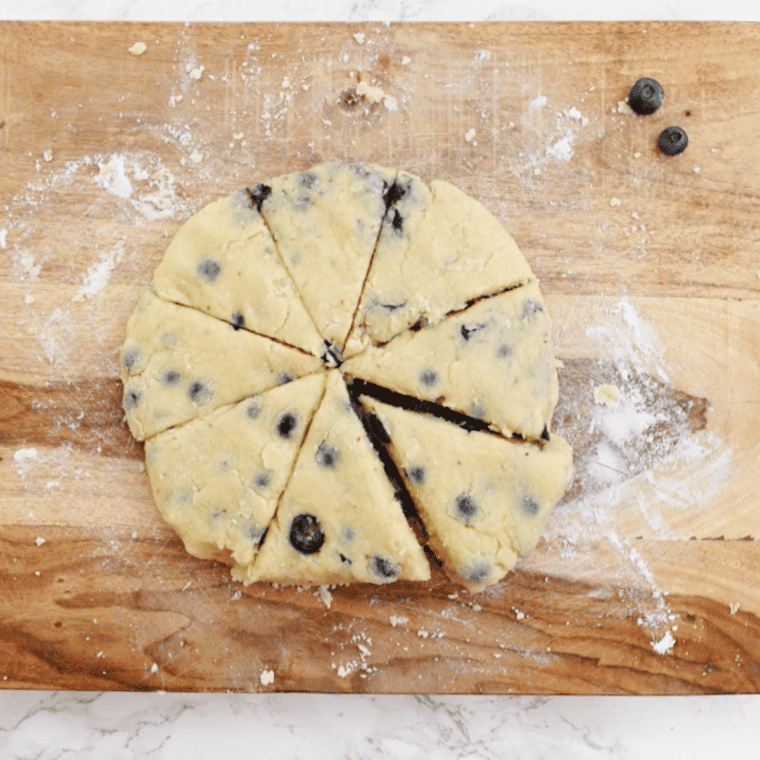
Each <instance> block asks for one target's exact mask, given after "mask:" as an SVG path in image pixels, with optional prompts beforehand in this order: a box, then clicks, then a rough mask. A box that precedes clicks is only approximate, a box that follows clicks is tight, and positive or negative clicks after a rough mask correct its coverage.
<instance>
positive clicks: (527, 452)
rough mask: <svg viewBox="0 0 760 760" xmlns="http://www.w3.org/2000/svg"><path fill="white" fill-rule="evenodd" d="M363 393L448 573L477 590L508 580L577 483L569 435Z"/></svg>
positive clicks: (432, 543) (435, 550)
mask: <svg viewBox="0 0 760 760" xmlns="http://www.w3.org/2000/svg"><path fill="white" fill-rule="evenodd" d="M362 401H363V403H364V404H365V405H366V406H367V407H368V408H369V409H370V410H371V411H372V412H373V413H374V414H375V415H376V416H377V418H378V419H379V420H380V422H381V423H382V425H383V427H384V428H385V430H386V432H387V433H388V435H389V437H390V451H391V457H392V458H393V460H394V462H395V464H396V465H397V467H398V468H399V470H400V472H401V475H402V477H403V478H404V482H405V483H406V485H407V487H408V488H409V490H410V492H411V494H412V497H413V499H414V501H415V504H416V506H417V509H418V510H419V512H420V517H421V518H422V522H423V523H424V525H425V527H426V529H427V531H428V533H429V535H430V542H431V545H432V548H433V550H434V552H435V554H436V556H437V557H438V559H440V560H441V561H442V562H443V564H444V567H445V569H446V571H447V573H448V574H449V575H450V576H451V577H452V578H454V579H455V580H457V581H458V582H459V583H462V584H464V585H465V586H467V587H468V588H470V589H471V590H473V591H480V590H482V589H483V588H485V587H486V586H489V585H492V584H493V583H496V582H497V581H499V580H501V578H503V577H504V575H506V573H507V572H509V571H510V570H511V569H512V568H513V567H514V566H515V564H516V563H517V561H518V559H519V558H520V557H522V556H523V555H525V554H526V553H527V552H529V551H530V550H531V549H533V548H534V547H535V545H536V544H537V543H538V540H539V538H540V536H541V532H542V530H543V528H544V525H545V524H546V520H547V518H548V517H549V514H550V513H551V511H552V509H553V508H554V506H555V505H556V503H557V502H558V501H559V499H560V498H561V496H562V494H563V493H564V492H565V489H566V488H567V487H568V486H569V485H570V480H571V478H572V472H573V467H572V461H573V460H572V452H571V450H570V446H568V444H567V442H566V441H565V440H564V439H562V438H560V437H559V436H557V435H552V436H551V440H550V441H541V442H539V443H531V442H523V441H520V442H517V441H513V440H508V439H505V438H503V437H501V436H498V435H494V434H492V433H489V432H488V431H475V432H467V431H466V430H463V429H462V428H460V427H459V426H457V425H454V424H452V423H450V422H447V421H443V420H440V419H436V418H434V417H430V416H428V415H425V414H419V413H417V412H412V411H408V410H406V409H400V408H397V407H392V406H388V405H387V404H383V403H381V402H379V401H377V400H375V399H372V398H363V399H362Z"/></svg>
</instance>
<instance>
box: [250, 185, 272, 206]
mask: <svg viewBox="0 0 760 760" xmlns="http://www.w3.org/2000/svg"><path fill="white" fill-rule="evenodd" d="M271 194H272V188H271V187H269V185H264V184H259V185H256V187H254V188H253V190H249V191H248V197H249V198H250V199H251V203H252V204H253V205H254V206H256V209H257V211H261V206H262V205H263V203H264V201H265V200H266V199H267V198H268V197H269V196H270V195H271Z"/></svg>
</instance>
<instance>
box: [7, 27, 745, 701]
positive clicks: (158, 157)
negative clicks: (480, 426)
mask: <svg viewBox="0 0 760 760" xmlns="http://www.w3.org/2000/svg"><path fill="white" fill-rule="evenodd" d="M138 41H142V42H144V43H145V44H146V46H147V49H146V51H145V52H144V53H143V54H142V55H133V54H131V53H130V52H129V48H130V47H131V46H132V45H133V43H135V42H138ZM759 62H760V29H758V27H757V26H756V25H751V24H714V23H588V24H585V23H526V24H522V23H520V24H391V25H378V24H365V25H345V24H310V25H295V24H273V25H236V24H218V25H214V24H189V25H187V24H152V25H151V24H147V25H144V24H117V23H100V24H92V23H70V24H64V23H6V22H3V23H0V304H2V307H1V308H0V685H2V686H5V687H13V688H54V689H64V688H65V689H96V690H102V689H123V690H152V689H165V690H188V691H214V690H227V689H231V690H244V691H260V690H292V691H324V692H437V693H533V694H549V693H555V694H556V693H568V694H621V693H625V694H676V693H716V692H733V693H737V692H757V691H758V690H760V549H759V548H758V542H757V541H756V540H755V539H756V537H757V535H758V533H760V500H759V497H758V491H760V425H759V424H758V422H760V414H759V412H760V382H758V380H759V379H760V366H759V365H760V358H759V357H760V337H759V336H760V301H759V300H758V297H759V294H760V255H759V254H760V245H759V243H760V240H759V238H760V231H759V228H758V223H757V218H758V195H759V193H760V179H759V178H760V148H759V147H758V143H757V139H756V134H757V126H756V125H757V123H758V119H759V118H760V66H758V63H759ZM639 76H652V77H655V78H656V79H658V80H659V81H660V82H661V83H662V85H663V86H664V88H665V93H666V100H665V103H664V105H663V107H662V108H661V109H660V110H659V111H658V112H657V113H655V114H654V115H652V116H648V117H637V116H635V115H633V114H632V113H631V112H630V111H629V110H628V109H627V107H626V106H625V103H623V102H622V101H624V100H625V97H626V95H627V92H628V90H629V88H630V86H631V84H632V83H633V82H634V81H635V80H636V78H638V77H639ZM360 82H364V83H366V84H367V85H369V86H370V88H378V89H376V90H373V89H370V90H369V91H368V92H364V94H362V93H361V90H362V88H359V91H358V90H357V87H358V85H359V83H360ZM372 101H377V102H372ZM670 124H678V125H680V126H682V127H684V128H685V129H686V130H687V132H688V134H689V141H690V142H689V147H688V149H687V150H686V152H685V153H683V154H682V155H680V156H678V157H674V158H667V157H664V156H662V155H660V154H659V152H658V150H657V147H656V141H657V135H658V133H659V132H660V130H661V129H663V128H664V127H665V126H668V125H670ZM330 158H339V159H346V160H353V161H374V162H376V163H379V164H383V165H390V166H401V167H403V168H405V169H407V170H409V171H412V172H414V173H416V174H419V175H421V176H423V177H425V178H427V179H433V178H443V179H447V180H449V181H451V182H453V183H454V184H456V185H458V186H460V187H461V188H462V189H463V190H465V191H466V192H468V193H470V194H471V195H473V196H475V197H476V198H478V199H479V200H480V201H481V202H482V203H484V205H486V206H487V207H488V208H489V209H490V210H491V211H493V213H494V214H496V216H497V217H498V218H499V219H500V220H501V221H502V222H503V223H504V225H505V226H506V227H507V228H508V229H509V230H510V232H512V234H513V235H514V237H515V239H516V240H517V242H518V244H519V245H520V247H521V249H522V250H523V252H524V253H525V255H526V257H527V258H528V260H529V261H530V263H531V265H532V267H533V269H534V271H535V272H536V274H537V275H538V276H539V278H540V281H541V287H542V290H543V292H544V294H545V296H546V300H547V303H548V305H549V309H550V312H551V316H552V319H553V322H554V330H555V336H554V337H555V341H556V346H557V351H558V354H559V355H560V357H561V359H562V361H563V368H562V370H561V373H560V379H561V399H560V404H559V407H558V409H557V413H556V415H555V428H556V429H557V430H558V431H559V432H561V433H563V434H564V435H566V436H567V437H568V438H569V439H570V441H571V442H572V444H573V446H574V449H575V463H576V470H577V472H576V478H575V481H574V483H573V485H572V487H571V489H570V491H569V492H568V494H567V495H566V497H565V498H564V499H563V501H562V502H561V503H560V504H559V505H558V507H557V509H556V510H555V512H554V514H553V515H552V518H551V519H550V521H549V524H548V526H547V530H546V533H545V536H544V538H543V539H542V541H541V543H540V544H539V546H538V547H537V549H536V550H535V551H534V552H533V553H532V554H530V555H529V556H528V557H526V558H525V559H524V560H523V562H521V563H520V565H519V566H518V568H517V569H516V570H515V571H514V572H513V573H511V574H510V575H509V576H507V578H506V579H505V580H504V581H503V582H502V583H500V584H499V585H497V586H496V587H494V588H493V589H491V590H489V591H488V592H486V593H483V594H480V595H470V594H468V593H466V592H464V591H463V590H461V589H458V588H457V587H455V586H454V585H452V584H451V583H449V582H448V581H447V580H446V579H445V577H444V576H443V574H442V573H441V572H440V570H438V569H434V573H433V579H432V580H431V581H430V582H429V583H425V584H412V583H398V584H392V585H390V586H384V587H381V588H375V587H370V586H364V585H356V586H349V587H340V588H331V589H329V590H323V591H321V592H320V591H318V590H314V589H298V588H275V587H272V586H270V585H265V584H260V585H252V586H250V587H247V588H244V587H242V586H239V585H237V584H235V583H233V582H232V581H231V580H230V579H229V574H228V570H227V568H225V567H223V566H221V565H218V564H216V563H213V562H204V561H201V560H197V559H194V558H192V557H190V556H188V555H187V554H186V553H185V552H184V549H183V547H182V545H181V542H180V541H179V539H178V538H177V537H176V536H175V535H174V534H173V533H172V532H171V531H170V530H169V529H168V528H167V527H165V526H164V525H163V524H162V522H161V520H160V519H159V517H158V515H157V512H156V510H155V507H154V505H153V500H152V497H151V494H150V490H149V486H148V482H147V478H146V475H145V471H144V466H143V449H142V447H141V446H140V445H139V444H137V443H135V441H134V440H133V439H132V437H131V436H130V434H129V431H128V430H127V429H126V427H125V425H124V422H123V414H122V411H121V408H120V398H121V385H120V382H119V379H118V364H117V355H118V348H119V346H120V343H121V341H122V337H123V333H124V326H125V322H126V319H127V316H128V315H129V313H130V312H131V310H132V308H133V306H134V303H135V301H136V298H137V296H138V294H139V292H140V290H141V289H142V288H143V287H144V286H145V285H146V284H147V282H148V281H149V278H150V275H151V272H152V270H153V268H154V266H155V265H156V263H157V262H158V260H159V259H160V257H161V255H162V251H163V249H164V248H165V247H166V244H167V242H168V240H169V238H170V236H171V235H172V234H173V233H174V231H175V230H176V229H177V228H178V227H179V225H180V224H181V223H182V221H183V220H184V219H186V218H187V217H188V216H189V215H190V214H191V213H192V212H193V211H195V210H197V209H198V208H200V207H201V206H203V205H204V204H205V203H207V202H209V201H211V200H213V199H215V198H217V197H219V196H221V195H226V194H228V193H230V192H231V191H232V190H234V189H235V188H237V187H238V186H240V185H250V184H253V183H255V182H258V181H260V180H263V179H266V178H268V177H271V176H274V175H277V174H279V173H283V172H287V171H292V170H296V169H302V168H306V167H308V166H310V165H312V164H315V163H318V162H320V161H323V160H327V159H330ZM610 394H611V395H610ZM615 398H617V400H614V399H615ZM269 671H271V672H272V674H273V676H272V678H271V679H270V678H269ZM270 680H271V682H270Z"/></svg>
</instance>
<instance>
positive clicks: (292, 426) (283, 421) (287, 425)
mask: <svg viewBox="0 0 760 760" xmlns="http://www.w3.org/2000/svg"><path fill="white" fill-rule="evenodd" d="M297 427H298V417H296V415H295V414H293V412H283V413H282V414H281V415H280V416H279V417H278V418H277V421H276V422H275V430H277V435H279V436H280V438H286V439H287V438H292V436H293V433H294V432H295V430H296V428H297Z"/></svg>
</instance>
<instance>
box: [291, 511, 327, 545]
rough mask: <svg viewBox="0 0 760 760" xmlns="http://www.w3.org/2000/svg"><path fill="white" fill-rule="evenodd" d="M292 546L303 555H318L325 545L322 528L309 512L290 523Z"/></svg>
mask: <svg viewBox="0 0 760 760" xmlns="http://www.w3.org/2000/svg"><path fill="white" fill-rule="evenodd" d="M288 540H289V541H290V545H291V546H292V547H293V548H294V549H295V550H296V551H299V552H301V554H316V553H317V552H318V551H319V550H320V549H321V548H322V545H323V544H324V543H325V534H324V533H323V532H322V526H321V525H320V524H319V520H317V518H316V517H314V515H310V514H308V513H307V512H305V513H303V514H300V515H296V516H295V517H294V518H293V520H292V522H291V523H290V533H289V534H288Z"/></svg>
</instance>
